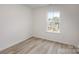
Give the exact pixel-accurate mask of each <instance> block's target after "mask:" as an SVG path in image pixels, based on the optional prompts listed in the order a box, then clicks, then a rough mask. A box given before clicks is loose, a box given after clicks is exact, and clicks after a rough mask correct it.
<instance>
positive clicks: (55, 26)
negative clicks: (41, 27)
mask: <svg viewBox="0 0 79 59" xmlns="http://www.w3.org/2000/svg"><path fill="white" fill-rule="evenodd" d="M59 21H60V12H59V11H51V12H50V11H49V12H48V32H53V33H60V26H59V24H60V23H59Z"/></svg>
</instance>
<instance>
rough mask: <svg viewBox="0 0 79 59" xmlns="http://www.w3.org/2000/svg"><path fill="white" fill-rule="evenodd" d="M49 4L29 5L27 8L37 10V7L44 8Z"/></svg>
mask: <svg viewBox="0 0 79 59" xmlns="http://www.w3.org/2000/svg"><path fill="white" fill-rule="evenodd" d="M47 5H48V4H27V6H29V7H31V8H37V7H43V6H47Z"/></svg>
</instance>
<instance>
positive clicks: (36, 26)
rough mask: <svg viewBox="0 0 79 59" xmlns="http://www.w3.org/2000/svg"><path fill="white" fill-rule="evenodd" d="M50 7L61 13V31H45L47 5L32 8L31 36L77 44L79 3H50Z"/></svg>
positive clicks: (78, 41) (78, 43)
mask: <svg viewBox="0 0 79 59" xmlns="http://www.w3.org/2000/svg"><path fill="white" fill-rule="evenodd" d="M51 7H52V9H55V10H59V11H60V13H61V20H60V21H61V22H60V30H61V33H48V32H47V31H46V25H47V12H48V8H49V7H48V6H47V7H41V8H36V9H33V36H35V37H41V38H44V39H49V40H52V41H58V42H62V43H66V44H72V45H79V26H78V25H79V5H52V6H51Z"/></svg>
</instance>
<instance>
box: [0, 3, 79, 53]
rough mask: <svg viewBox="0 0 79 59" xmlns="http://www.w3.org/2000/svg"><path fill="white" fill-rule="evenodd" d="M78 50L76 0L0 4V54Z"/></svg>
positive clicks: (69, 51)
mask: <svg viewBox="0 0 79 59" xmlns="http://www.w3.org/2000/svg"><path fill="white" fill-rule="evenodd" d="M78 53H79V5H78V4H0V54H78Z"/></svg>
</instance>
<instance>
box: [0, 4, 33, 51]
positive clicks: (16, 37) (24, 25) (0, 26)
mask: <svg viewBox="0 0 79 59" xmlns="http://www.w3.org/2000/svg"><path fill="white" fill-rule="evenodd" d="M31 36H32V19H31V9H30V8H28V7H26V6H25V5H0V50H2V49H5V48H7V47H9V46H12V45H14V44H16V43H18V42H21V41H23V40H25V39H27V38H29V37H31Z"/></svg>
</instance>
